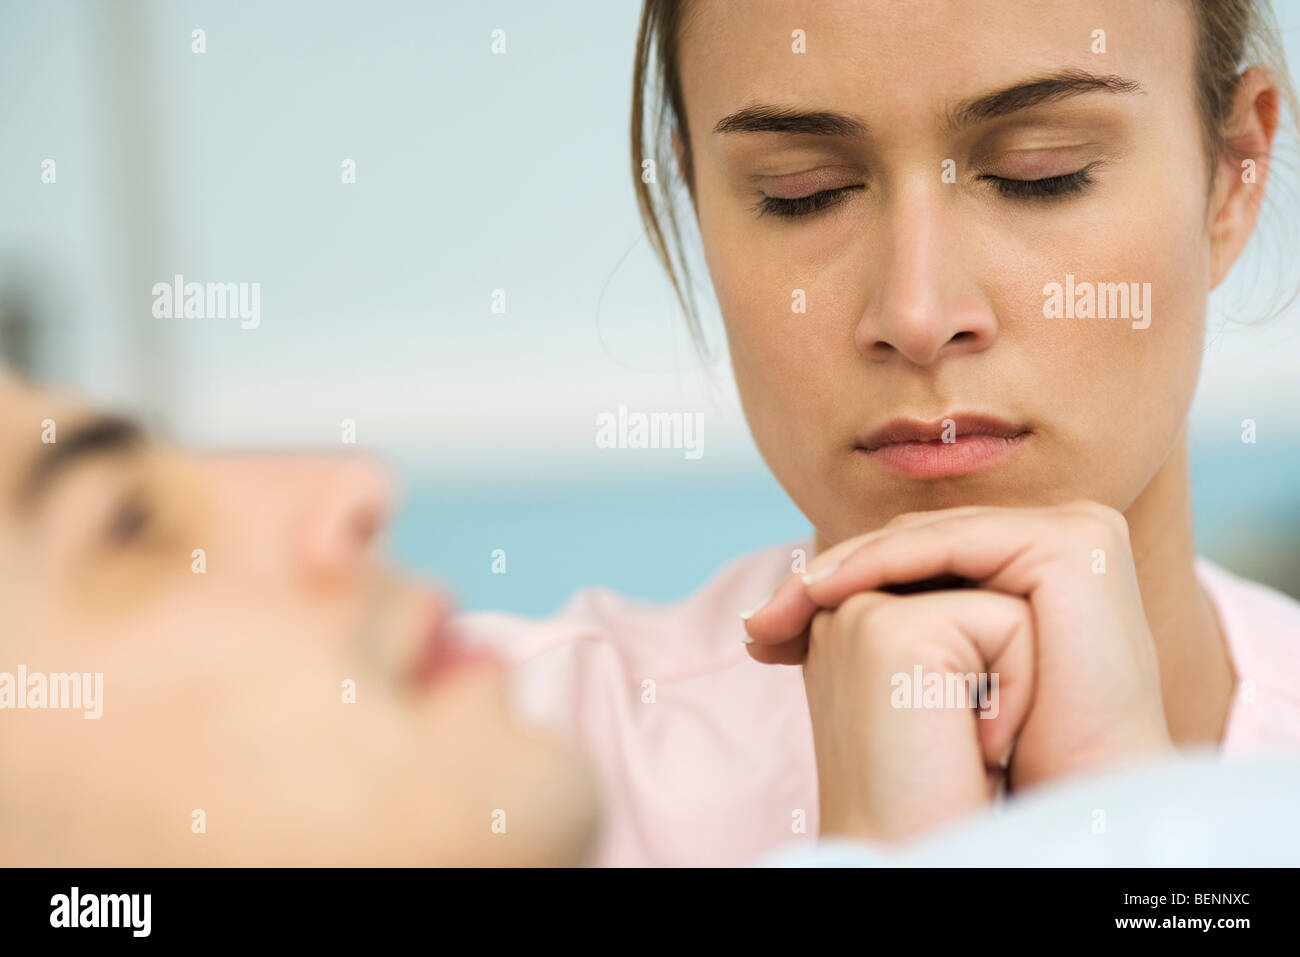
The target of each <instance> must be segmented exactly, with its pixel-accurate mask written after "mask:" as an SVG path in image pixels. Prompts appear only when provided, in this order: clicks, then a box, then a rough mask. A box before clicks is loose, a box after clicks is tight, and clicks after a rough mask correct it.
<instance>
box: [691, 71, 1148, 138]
mask: <svg viewBox="0 0 1300 957" xmlns="http://www.w3.org/2000/svg"><path fill="white" fill-rule="evenodd" d="M1095 92H1109V93H1122V94H1131V93H1145V92H1146V90H1144V89H1143V88H1142V85H1141V84H1140V83H1138V82H1137V81H1136V80H1130V79H1128V78H1126V77H1122V76H1116V75H1114V74H1111V75H1108V76H1102V75H1099V74H1095V73H1088V72H1086V71H1084V70H1061V71H1058V72H1056V73H1047V74H1043V75H1040V76H1036V77H1032V78H1030V79H1028V80H1022V81H1020V82H1019V83H1015V84H1013V85H1012V86H1008V87H1005V88H1003V89H1001V90H995V91H993V92H992V93H982V94H980V95H979V96H976V97H972V98H971V99H969V100H964V101H962V102H961V103H959V104H957V105H956V106H955V107H954V108H953V109H951V110H950V111H949V112H948V127H949V129H953V130H955V129H961V128H963V127H967V126H972V125H974V124H975V123H982V122H984V121H986V120H991V119H995V118H996V117H999V116H1006V115H1007V114H1009V113H1015V112H1017V111H1019V110H1025V109H1028V108H1029V107H1031V106H1039V105H1041V104H1044V103H1052V102H1056V101H1058V100H1064V99H1067V98H1068V97H1072V96H1080V95H1082V94H1084V93H1095ZM713 132H714V133H786V134H792V135H806V136H849V137H865V136H866V135H867V134H868V133H869V132H870V127H869V126H868V125H867V124H866V122H865V121H864V120H861V119H859V118H858V117H856V116H852V115H850V114H848V113H840V112H837V111H835V110H800V109H796V108H794V107H788V106H775V105H772V104H768V103H759V104H756V105H754V106H747V107H745V108H744V109H741V110H737V111H736V112H734V113H730V114H728V115H727V116H724V117H723V118H722V119H720V120H719V121H718V122H717V123H716V124H715V125H714V127H713Z"/></svg>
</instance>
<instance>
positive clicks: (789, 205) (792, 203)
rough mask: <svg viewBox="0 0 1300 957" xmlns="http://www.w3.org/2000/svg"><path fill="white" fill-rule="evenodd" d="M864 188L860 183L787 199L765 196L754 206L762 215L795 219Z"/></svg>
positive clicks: (837, 201) (831, 204)
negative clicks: (769, 214)
mask: <svg viewBox="0 0 1300 957" xmlns="http://www.w3.org/2000/svg"><path fill="white" fill-rule="evenodd" d="M862 188H863V187H862V186H860V185H859V186H841V187H840V188H839V189H824V190H822V191H821V192H820V193H812V194H811V195H809V196H796V197H795V198H793V199H785V198H783V197H780V196H764V197H763V198H762V199H761V200H759V202H758V204H757V205H756V206H755V207H754V208H755V209H757V210H758V215H760V216H764V215H766V214H768V213H771V214H772V215H774V216H782V217H785V218H788V219H793V218H795V217H798V216H807V215H809V214H810V213H815V212H817V211H818V210H819V209H826V208H827V207H829V206H834V205H835V204H837V203H839V202H840V201H842V200H843V199H844V197H845V196H847V195H848V194H849V193H851V192H852V191H853V190H855V189H862Z"/></svg>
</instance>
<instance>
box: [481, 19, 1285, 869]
mask: <svg viewBox="0 0 1300 957" xmlns="http://www.w3.org/2000/svg"><path fill="white" fill-rule="evenodd" d="M1268 23H1269V19H1268V11H1267V9H1266V7H1265V5H1264V4H1263V3H1260V2H1252V0H1166V2H1160V3H1151V4H1131V3H1126V2H1122V0H1114V2H1110V0H1106V2H1100V0H1099V2H1093V3H1081V4H1042V5H1036V6H1032V7H1028V8H1027V7H1026V5H1025V4H1024V3H1023V2H1020V0H989V2H981V3H970V4H947V3H926V2H920V3H907V4H899V3H895V2H890V0H877V2H870V0H853V2H849V0H845V2H829V3H818V4H804V5H799V6H796V7H792V6H791V5H790V4H788V3H785V2H780V0H753V2H751V0H745V2H739V0H736V2H729V0H646V3H645V5H644V8H643V16H642V26H641V32H640V36H639V38H638V47H637V61H636V69H635V76H634V103H633V116H632V157H631V158H632V166H633V171H634V173H635V175H636V177H637V190H638V200H639V203H640V206H641V210H642V213H643V216H644V217H645V219H646V221H647V226H648V230H649V234H650V237H651V239H652V242H653V245H654V247H655V249H656V251H657V252H658V254H659V255H660V257H661V259H662V261H663V263H664V264H665V266H666V267H667V268H668V271H669V274H670V277H671V278H672V279H673V281H674V283H675V284H676V285H677V288H678V290H679V297H680V298H681V301H682V304H683V306H684V308H685V309H686V311H687V314H688V318H689V319H690V321H691V324H692V327H693V329H695V331H697V332H698V322H697V321H696V319H695V316H694V311H693V308H692V301H691V297H690V296H689V294H687V293H686V292H684V290H686V289H688V288H689V274H688V272H687V271H686V269H685V259H684V256H683V255H682V254H681V252H680V250H679V249H674V243H679V242H680V240H679V225H678V222H677V218H676V216H675V214H674V210H673V207H672V199H673V197H674V192H673V186H674V183H675V180H674V179H673V177H672V176H670V175H669V173H670V171H673V170H674V169H675V170H676V171H677V172H678V173H679V178H680V180H681V181H682V182H684V183H685V184H686V187H687V192H688V194H689V199H690V203H691V211H692V215H693V216H694V218H695V221H696V223H697V224H698V227H699V234H700V239H701V243H702V247H703V252H704V256H705V260H706V262H707V265H708V270H709V275H710V278H711V280H712V284H713V288H714V291H715V293H716V295H717V298H718V302H719V305H720V308H721V313H722V316H723V320H724V324H725V328H726V334H727V339H728V345H729V350H730V355H731V361H732V367H733V369H734V372H735V376H736V380H737V382H738V385H739V390H740V395H741V398H742V401H743V405H744V408H745V412H746V416H747V419H748V422H749V425H750V428H751V431H752V433H753V435H754V438H755V441H756V442H757V444H758V447H759V449H760V451H761V453H762V454H763V456H764V458H765V460H766V461H767V463H768V465H769V467H770V468H771V469H772V471H773V473H774V475H775V476H776V478H777V479H778V481H780V482H781V484H782V485H783V487H784V488H785V489H786V491H787V492H788V493H789V494H790V496H791V498H792V499H793V500H794V502H795V503H796V504H797V505H798V506H799V508H800V509H801V510H802V511H803V512H804V514H805V515H806V516H807V517H808V519H809V521H810V522H811V524H812V526H813V528H814V535H813V537H812V539H811V540H810V541H808V542H806V543H796V544H794V545H793V546H791V547H782V548H776V549H771V550H768V551H765V552H761V553H758V554H753V555H749V556H746V557H744V558H741V559H738V560H736V561H735V562H733V563H732V564H730V565H729V566H728V567H727V568H726V569H724V570H723V571H722V572H721V573H720V574H719V575H718V577H717V578H715V579H714V580H713V581H712V582H710V583H709V584H707V585H706V586H705V587H704V588H703V589H702V590H701V591H700V592H698V593H697V594H695V595H694V596H693V597H691V598H690V599H688V600H687V601H685V602H683V603H681V604H679V605H676V606H672V607H669V608H661V609H654V608H647V607H644V606H642V605H639V604H636V603H633V602H630V601H626V600H623V599H621V598H619V597H617V596H614V595H611V594H608V593H606V592H603V591H588V592H584V593H582V594H580V595H579V596H578V597H577V598H575V599H574V601H572V602H571V603H570V604H569V605H568V606H567V607H566V608H565V609H564V610H563V611H562V612H561V613H560V614H559V615H557V616H556V617H555V618H554V619H552V620H550V621H548V622H545V623H544V624H542V625H540V626H538V625H535V624H531V623H527V622H524V621H521V620H519V619H515V618H511V617H509V616H504V615H496V614H480V615H470V616H466V617H465V625H466V627H467V628H469V629H471V630H473V631H474V632H475V633H476V634H478V635H479V636H480V637H481V639H482V640H484V641H490V642H493V643H497V644H499V645H500V646H501V647H502V648H504V649H505V650H507V652H508V653H510V654H511V655H512V656H513V657H514V659H515V662H516V664H517V666H518V668H519V674H520V675H521V676H522V678H523V680H521V683H520V695H521V703H522V704H523V706H525V707H526V708H529V709H530V710H531V712H532V713H534V714H536V715H537V716H538V718H539V719H541V720H544V721H547V722H548V723H550V724H551V725H552V726H554V727H556V728H560V729H563V730H566V731H567V732H568V733H570V734H574V735H576V736H577V737H579V738H580V739H582V741H583V743H584V744H585V746H586V748H587V749H588V751H589V752H590V753H592V754H595V755H596V756H598V758H599V761H598V763H599V764H600V765H601V769H602V771H601V773H602V779H603V785H604V791H605V793H606V797H607V800H608V801H609V802H610V806H611V808H612V809H613V813H612V818H611V821H610V829H609V830H608V831H607V833H606V838H605V842H604V844H603V849H602V851H601V860H602V861H603V862H606V863H619V862H624V863H625V862H659V863H677V862H681V863H692V862H693V863H720V862H739V861H743V860H748V859H752V858H753V857H754V856H755V855H756V854H757V853H759V852H761V851H764V850H767V849H769V848H773V847H776V846H778V845H780V844H782V843H789V842H791V841H795V842H798V841H808V840H811V838H812V836H813V835H816V834H817V833H819V832H820V833H822V834H827V835H830V834H834V835H847V836H855V837H861V838H866V839H868V840H876V841H898V840H902V839H905V838H909V837H914V836H916V835H918V834H920V833H922V832H924V831H927V830H930V829H933V828H934V827H936V826H938V825H939V824H942V823H945V822H949V821H952V820H954V819H956V818H959V817H962V816H964V815H969V814H972V813H977V812H978V811H980V809H982V808H985V807H987V806H988V805H989V803H990V801H991V800H992V799H993V798H992V795H993V794H994V793H995V792H996V790H997V789H998V788H999V787H1000V786H1001V785H1002V783H1003V779H1004V778H1005V783H1006V784H1008V785H1009V786H1010V788H1011V789H1012V791H1013V792H1014V791H1018V790H1026V789H1030V788H1032V787H1034V786H1035V785H1038V784H1041V783H1043V782H1048V781H1054V780H1058V779H1066V778H1069V777H1073V776H1079V775H1089V774H1093V773H1097V772H1100V771H1101V770H1103V769H1106V768H1110V767H1113V766H1119V765H1122V764H1125V763H1129V762H1145V761H1152V760H1157V759H1159V758H1161V757H1163V756H1165V755H1166V754H1167V753H1169V752H1171V751H1172V750H1173V749H1177V748H1183V747H1188V746H1205V745H1210V746H1217V747H1219V748H1221V749H1222V750H1225V751H1239V750H1251V749H1256V748H1259V747H1266V746H1273V745H1280V746H1283V747H1287V748H1296V747H1300V694H1298V693H1297V691H1296V690H1295V689H1296V687H1297V686H1298V684H1297V680H1296V679H1297V678H1300V604H1297V603H1296V602H1295V601H1293V600H1291V599H1290V598H1287V597H1286V596H1283V595H1282V594H1280V593H1278V592H1275V591H1272V590H1270V589H1268V588H1265V587H1263V586H1261V585H1258V584H1256V583H1252V582H1247V581H1244V580H1241V579H1239V578H1237V577H1235V576H1233V575H1232V574H1230V573H1229V572H1227V571H1226V570H1224V569H1221V568H1219V567H1217V566H1216V565H1214V564H1212V563H1211V562H1209V561H1207V560H1205V559H1203V558H1201V557H1199V556H1198V555H1197V554H1196V549H1195V543H1194V540H1193V534H1192V528H1193V525H1192V514H1191V506H1190V495H1189V472H1188V456H1187V415H1188V409H1189V406H1190V403H1191V400H1192V397H1193V393H1194V391H1195V387H1196V381H1197V377H1198V373H1199V365H1200V357H1201V352H1202V345H1203V337H1204V324H1205V316H1206V300H1207V297H1208V295H1209V293H1210V291H1211V290H1212V289H1213V288H1214V287H1216V286H1217V285H1218V284H1219V283H1220V282H1222V281H1223V279H1224V277H1225V276H1226V274H1227V273H1228V270H1229V269H1230V268H1231V266H1232V265H1233V263H1234V262H1235V261H1236V260H1237V258H1238V256H1239V255H1240V253H1241V251H1242V249H1243V247H1244V246H1245V245H1246V242H1247V240H1248V239H1249V237H1250V235H1251V233H1252V231H1253V229H1254V227H1255V223H1256V219H1257V215H1258V213H1259V210H1260V206H1261V203H1262V200H1263V196H1264V189H1265V184H1266V183H1267V181H1268V173H1269V169H1270V155H1271V149H1272V145H1273V141H1274V136H1275V133H1276V130H1277V128H1278V125H1279V122H1280V119H1281V116H1282V106H1283V103H1284V102H1285V103H1286V104H1287V105H1288V106H1289V107H1290V108H1291V112H1292V115H1294V113H1295V110H1294V105H1295V97H1294V92H1293V90H1292V88H1291V86H1290V82H1289V78H1288V75H1287V73H1286V68H1285V64H1284V63H1283V61H1282V60H1281V57H1280V53H1278V52H1277V51H1278V49H1279V48H1278V46H1277V42H1276V36H1275V34H1274V33H1271V32H1270V30H1269V27H1268ZM1260 51H1262V54H1261V52H1260ZM1266 61H1267V62H1266ZM648 88H652V91H651V93H649V94H648V93H647V92H646V91H647V89H648ZM652 94H653V95H652ZM655 96H657V97H658V99H655ZM647 104H650V105H651V107H652V109H651V110H650V111H649V112H650V116H649V117H647V116H646V115H645V114H646V112H647V109H646V107H647ZM654 107H657V108H654ZM647 120H648V122H649V133H650V138H647V136H646V135H645V131H646V123H647ZM651 171H652V172H653V173H654V175H648V174H649V172H651ZM814 554H815V557H813V558H811V559H810V560H808V561H807V562H806V563H805V558H808V556H813V555H814ZM805 565H806V567H805ZM900 591H901V592H911V593H910V594H899V592H900ZM756 605H757V606H758V607H757V608H754V606H756ZM738 613H743V614H742V618H744V628H745V631H744V633H743V635H744V637H743V641H744V642H745V644H744V645H741V644H739V643H738V642H737V638H740V637H741V633H740V632H739V630H738V628H737V626H736V622H735V618H734V617H733V616H734V615H735V614H738ZM746 655H748V656H751V657H752V659H754V660H756V661H757V662H760V663H764V664H778V663H786V664H796V663H798V664H802V665H803V669H802V672H801V671H800V670H798V669H782V668H771V667H769V668H760V667H757V666H755V665H754V664H753V662H752V661H749V660H748V659H747V657H746ZM913 675H916V677H917V680H918V683H921V684H924V683H926V682H928V681H929V678H930V677H931V676H938V678H939V679H940V682H941V683H942V682H944V681H945V680H946V679H949V678H951V677H953V676H972V677H975V676H978V677H981V678H986V679H990V681H989V682H986V684H988V683H991V679H992V678H993V676H994V675H996V676H997V685H996V687H997V695H998V700H997V706H996V707H988V708H983V709H981V713H980V714H979V715H978V716H977V713H976V711H974V710H972V709H971V708H970V707H969V703H970V702H969V701H958V702H957V703H956V704H955V705H954V704H953V703H952V702H948V704H949V706H948V707H934V706H928V705H927V704H926V702H925V701H924V700H923V698H922V697H921V696H914V695H912V694H911V693H910V692H909V693H908V694H904V695H902V696H901V699H900V696H899V695H898V692H899V690H900V680H899V679H900V678H901V679H903V684H905V683H906V681H908V680H910V679H911V677H912V676H913ZM927 687H928V685H927ZM981 687H983V686H981ZM557 688H562V689H563V690H564V692H565V695H564V698H563V699H557V698H554V697H552V695H553V694H554V692H555V689H557ZM611 689H613V690H612V691H611ZM914 699H915V702H916V703H917V704H920V705H922V706H920V707H912V706H911V704H912V702H913V700H914ZM1004 768H1005V772H1004V770H1003V769H1004Z"/></svg>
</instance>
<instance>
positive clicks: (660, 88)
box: [631, 0, 1300, 355]
mask: <svg viewBox="0 0 1300 957" xmlns="http://www.w3.org/2000/svg"><path fill="white" fill-rule="evenodd" d="M1190 2H1191V3H1192V4H1193V7H1194V10H1195V16H1196V64H1195V69H1196V98H1197V104H1198V106H1199V108H1200V114H1201V120H1202V132H1203V138H1204V142H1205V148H1206V153H1207V155H1208V156H1210V157H1213V158H1215V159H1217V158H1218V157H1219V156H1221V155H1223V154H1224V153H1229V155H1231V149H1232V147H1231V144H1230V143H1228V142H1227V141H1226V138H1225V136H1224V132H1223V131H1224V127H1225V124H1226V123H1227V121H1228V119H1229V114H1230V112H1231V110H1232V105H1233V98H1234V94H1235V92H1236V88H1237V80H1238V78H1239V77H1240V75H1241V71H1242V70H1243V69H1244V68H1245V67H1246V66H1248V65H1251V64H1258V65H1260V66H1263V67H1264V68H1266V69H1267V70H1268V71H1269V72H1270V73H1271V74H1272V77H1273V79H1274V81H1275V82H1276V83H1277V86H1278V90H1279V91H1280V93H1281V97H1282V99H1283V101H1284V102H1285V105H1286V107H1287V109H1288V110H1289V111H1290V113H1291V117H1292V119H1293V120H1294V119H1295V118H1296V117H1297V116H1300V109H1297V97H1296V91H1295V87H1294V85H1293V84H1292V82H1291V78H1290V73H1289V72H1288V70H1287V63H1286V53H1285V51H1284V49H1283V47H1282V41H1281V34H1280V31H1279V29H1278V26H1277V21H1276V18H1275V17H1274V14H1273V9H1272V7H1271V5H1270V3H1269V0H1190ZM694 9H695V4H693V3H692V2H691V0H644V5H643V6H642V8H641V26H640V29H639V30H638V31H637V38H636V62H635V66H634V68H633V74H632V154H631V155H632V175H633V180H634V183H635V188H636V201H637V208H638V209H639V211H640V213H641V221H642V223H643V224H644V226H645V229H646V235H647V236H648V237H649V240H650V246H651V248H652V249H653V250H654V252H655V256H656V257H657V258H658V259H659V262H660V263H661V264H662V265H663V267H664V270H665V271H666V272H667V273H668V279H669V281H670V282H671V283H672V286H673V291H674V292H675V293H676V295H677V301H678V303H679V304H680V305H681V307H682V312H683V313H684V314H685V316H686V322H687V326H688V327H689V329H690V332H691V338H692V340H693V341H694V342H695V345H696V348H697V350H699V351H700V352H701V355H703V349H704V346H703V342H704V335H703V329H702V328H701V324H700V318H699V311H698V308H697V306H696V302H695V295H694V291H693V289H692V287H691V273H690V268H689V267H688V265H687V263H686V256H685V247H684V245H683V243H682V236H681V229H680V226H679V224H678V221H677V214H676V203H675V191H674V187H675V186H677V185H679V184H681V183H684V184H685V186H686V188H687V190H688V192H689V194H690V195H691V197H692V199H693V198H694V194H695V184H694V178H693V174H692V166H693V163H692V159H691V137H690V130H689V129H688V128H687V126H686V109H685V104H684V101H683V98H682V86H681V73H680V70H679V68H678V67H679V64H678V51H679V43H680V38H681V36H682V34H683V32H684V27H685V26H686V24H687V22H688V21H689V19H690V17H691V14H692V12H693V10H694ZM652 65H653V70H654V73H653V78H654V80H655V88H654V90H653V95H652V96H651V97H650V99H649V103H647V96H646V91H647V86H648V81H649V80H650V78H651V75H652V74H651V69H652ZM647 105H651V106H652V107H653V109H652V110H651V111H649V113H647ZM673 133H676V134H677V136H678V137H679V139H680V142H681V149H682V156H681V166H680V167H678V166H677V163H676V158H675V157H674V156H673V155H672V153H673V150H672V145H671V137H672V134H673ZM647 146H649V149H647ZM647 160H653V169H654V171H655V175H654V177H653V180H654V182H653V183H648V182H646V178H645V176H644V175H643V170H644V164H645V162H646V161H647ZM1209 166H1210V171H1211V178H1212V177H1213V174H1214V170H1215V169H1216V167H1217V163H1215V162H1211V163H1210V164H1209ZM675 169H676V170H677V171H678V175H676V176H674V175H673V170H675ZM652 186H657V187H658V189H657V191H656V190H652ZM665 226H666V228H665ZM670 240H671V245H670ZM1294 298H1295V296H1294V295H1293V296H1292V297H1291V299H1294ZM1289 301H1290V300H1288V302H1289Z"/></svg>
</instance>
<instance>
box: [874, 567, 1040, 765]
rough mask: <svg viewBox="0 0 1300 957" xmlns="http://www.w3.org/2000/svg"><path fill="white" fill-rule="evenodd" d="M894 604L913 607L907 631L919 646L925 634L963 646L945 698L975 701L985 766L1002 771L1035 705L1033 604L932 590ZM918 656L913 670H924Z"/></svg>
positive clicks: (953, 663)
mask: <svg viewBox="0 0 1300 957" xmlns="http://www.w3.org/2000/svg"><path fill="white" fill-rule="evenodd" d="M895 600H896V601H899V602H903V603H905V605H904V606H902V607H904V608H906V607H907V605H910V606H911V607H912V608H913V609H914V614H915V615H916V616H917V618H916V621H917V624H916V625H915V626H907V627H908V632H909V636H910V637H914V639H915V640H916V641H917V643H918V644H919V641H920V639H922V638H923V637H924V633H925V632H926V631H927V630H929V631H933V632H938V633H942V634H945V635H947V636H949V637H950V639H951V640H956V641H957V642H958V643H959V644H958V645H957V646H955V647H952V648H951V650H952V652H953V653H952V655H951V656H949V657H948V659H947V660H948V661H949V662H950V665H949V667H955V668H956V669H958V670H957V671H954V672H953V673H951V674H949V673H944V674H943V675H941V676H940V677H941V679H942V681H943V690H944V693H945V699H944V700H945V702H946V701H947V695H949V694H951V693H953V692H960V693H961V694H962V695H964V696H967V700H971V699H973V700H972V704H973V706H974V709H975V724H976V729H975V730H976V734H977V735H978V739H979V744H980V750H981V752H982V754H983V756H984V763H985V765H986V766H987V767H998V768H1000V767H1001V766H1002V763H1003V761H1004V760H1005V759H1006V757H1007V755H1008V753H1009V752H1010V750H1011V748H1012V746H1013V744H1014V743H1015V739H1016V735H1017V734H1019V733H1020V729H1021V728H1022V727H1023V726H1024V723H1025V720H1026V719H1027V718H1028V716H1029V710H1030V708H1031V707H1032V706H1033V700H1034V690H1035V687H1036V681H1035V644H1034V619H1033V611H1032V609H1031V608H1030V606H1029V603H1028V602H1027V601H1024V600H1023V599H1020V598H1015V597H1012V596H1010V595H1004V594H1001V593H999V592H993V591H983V590H977V591H948V592H934V593H931V594H926V595H912V596H908V597H905V598H899V599H895ZM920 657H921V656H920V655H918V659H917V661H915V662H914V667H921V668H923V669H924V668H925V667H926V663H925V662H923V661H921V660H920ZM930 660H933V659H930ZM927 680H930V679H927ZM905 703H906V702H905Z"/></svg>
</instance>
